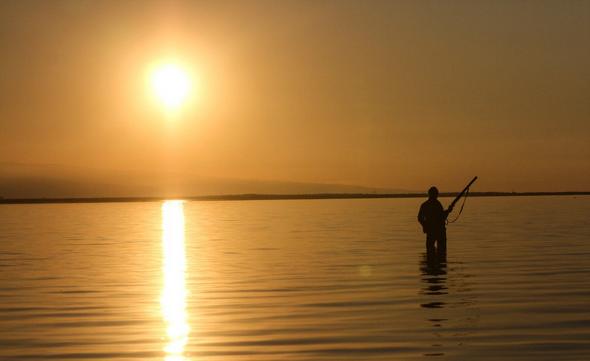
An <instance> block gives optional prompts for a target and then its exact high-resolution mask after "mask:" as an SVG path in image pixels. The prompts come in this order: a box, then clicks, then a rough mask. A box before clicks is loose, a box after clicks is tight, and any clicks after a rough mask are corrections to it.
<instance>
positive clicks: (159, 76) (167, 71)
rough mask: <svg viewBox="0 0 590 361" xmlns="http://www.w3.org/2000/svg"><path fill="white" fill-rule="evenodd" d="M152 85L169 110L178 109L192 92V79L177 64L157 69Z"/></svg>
mask: <svg viewBox="0 0 590 361" xmlns="http://www.w3.org/2000/svg"><path fill="white" fill-rule="evenodd" d="M151 85H152V88H153V90H154V92H155V94H156V96H157V98H158V99H159V100H160V101H161V102H162V104H163V105H164V107H166V109H167V110H176V109H178V108H179V107H180V106H181V105H182V104H183V103H184V102H185V100H186V98H187V97H188V95H189V92H190V90H191V79H190V76H189V74H188V73H187V72H186V70H184V69H182V68H181V67H180V66H178V65H176V64H171V63H170V64H164V65H161V66H159V67H157V68H156V69H155V70H154V72H153V74H152V76H151Z"/></svg>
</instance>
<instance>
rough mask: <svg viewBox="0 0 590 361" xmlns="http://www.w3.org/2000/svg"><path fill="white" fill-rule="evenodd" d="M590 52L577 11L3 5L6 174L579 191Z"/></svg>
mask: <svg viewBox="0 0 590 361" xmlns="http://www.w3.org/2000/svg"><path fill="white" fill-rule="evenodd" d="M588 44H590V2H585V1H566V2H563V1H518V2H512V1H464V2H461V1H457V2H452V3H444V2H439V1H420V2H415V1H405V2H404V1H395V2H391V1H293V2H288V1H263V2H255V1H235V2H218V1H209V2H181V1H176V2H148V1H51V2H49V1H47V2H44V1H2V2H0V69H1V77H0V167H4V173H9V172H8V170H7V169H8V168H9V166H8V164H15V163H16V164H19V165H21V166H22V165H27V164H31V165H47V164H53V165H59V166H60V167H82V168H84V169H87V170H86V171H85V172H86V173H87V174H92V172H99V173H100V174H103V175H104V174H107V175H108V174H113V177H115V175H119V174H121V172H124V171H126V170H132V171H134V172H144V171H149V172H152V173H154V172H174V173H175V174H185V173H186V174H189V173H190V174H191V176H197V177H215V178H223V179H225V178H228V179H233V178H238V179H251V180H265V181H294V182H312V183H336V184H353V185H360V186H366V187H381V188H393V189H408V190H423V189H426V187H427V186H429V185H431V184H437V185H438V186H439V187H440V188H441V189H443V190H445V189H448V190H457V189H458V188H461V186H462V185H463V183H465V182H466V181H467V180H469V179H470V178H471V177H472V176H474V175H478V176H480V181H479V182H480V183H479V189H478V190H480V191H484V190H499V191H512V190H516V191H539V190H546V191H565V190H588V189H589V188H590V187H589V186H588V185H589V184H590V101H589V99H590V66H589V65H588V64H590V46H588ZM169 58H174V59H178V60H180V61H181V62H182V63H183V64H185V65H186V66H187V67H188V68H190V71H191V72H192V73H194V74H195V76H196V78H197V79H198V83H197V84H196V89H195V91H194V92H193V93H192V94H191V96H192V98H191V99H190V102H189V103H188V104H187V105H186V107H185V108H184V109H183V112H182V114H180V115H179V116H177V117H176V119H173V120H170V119H167V117H166V115H165V114H164V113H163V112H162V110H161V109H160V107H159V105H158V104H157V103H156V102H155V101H154V100H153V98H151V97H150V96H149V94H148V87H147V86H146V71H147V69H148V68H149V66H150V65H151V64H153V63H154V62H157V61H160V60H162V59H169ZM1 170H2V169H0V171H1ZM0 175H2V172H0ZM41 175H42V174H41ZM117 177H118V176H117ZM187 177H188V175H187ZM116 181H117V182H125V178H124V177H118V178H117V180H116Z"/></svg>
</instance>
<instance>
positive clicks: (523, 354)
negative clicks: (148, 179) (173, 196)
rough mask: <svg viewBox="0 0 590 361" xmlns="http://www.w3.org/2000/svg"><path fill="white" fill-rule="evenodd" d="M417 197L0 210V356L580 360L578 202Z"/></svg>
mask: <svg viewBox="0 0 590 361" xmlns="http://www.w3.org/2000/svg"><path fill="white" fill-rule="evenodd" d="M421 201H422V200H420V199H357V200H293V201H247V202H223V201H221V202H174V201H172V202H170V201H169V202H165V203H157V202H153V203H105V204H38V205H2V206H0V324H1V326H2V327H0V359H1V360H7V361H10V360H105V359H108V360H167V361H180V360H185V361H188V360H193V361H196V360H411V359H429V360H430V359H433V358H434V359H441V360H444V359H448V360H500V359H510V360H519V359H520V360H556V359H559V360H585V359H590V343H589V342H588V340H589V339H590V312H589V311H588V305H589V304H590V281H589V279H590V261H589V259H590V258H589V257H590V242H589V241H590V222H589V221H588V220H589V219H590V197H501V198H473V199H469V201H468V203H467V206H466V210H465V211H464V214H463V215H462V217H461V219H460V220H459V221H458V222H457V223H455V224H453V225H451V226H449V230H448V238H449V244H448V254H447V257H446V259H444V258H440V257H439V258H436V257H434V258H433V257H428V256H427V255H426V254H425V253H424V235H423V234H422V233H421V229H420V227H419V225H418V224H417V222H416V213H417V210H418V206H419V204H420V202H421ZM448 202H449V200H448V199H443V203H448Z"/></svg>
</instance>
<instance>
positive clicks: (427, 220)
mask: <svg viewBox="0 0 590 361" xmlns="http://www.w3.org/2000/svg"><path fill="white" fill-rule="evenodd" d="M448 214H449V213H448V212H447V211H445V210H444V209H443V206H442V204H441V203H440V202H439V201H438V199H428V200H427V201H426V202H424V203H422V205H421V206H420V211H419V212H418V222H420V224H421V225H422V230H423V231H424V233H438V232H441V231H444V230H445V229H446V228H445V221H446V219H447V216H448Z"/></svg>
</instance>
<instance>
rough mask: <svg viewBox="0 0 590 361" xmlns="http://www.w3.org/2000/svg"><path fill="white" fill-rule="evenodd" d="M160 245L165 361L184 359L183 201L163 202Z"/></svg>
mask: <svg viewBox="0 0 590 361" xmlns="http://www.w3.org/2000/svg"><path fill="white" fill-rule="evenodd" d="M162 248H163V252H164V269H163V271H164V289H163V290H162V298H161V300H160V303H161V306H162V313H163V316H164V320H165V321H166V325H167V330H166V334H167V336H168V337H167V338H168V340H167V344H166V347H165V348H164V351H165V352H166V358H165V361H184V360H186V358H185V357H184V355H183V353H184V347H185V346H186V343H187V342H188V335H189V331H190V328H189V325H188V315H187V311H186V298H187V293H188V292H187V289H186V286H185V272H186V256H185V251H184V209H183V202H182V201H166V202H164V204H162Z"/></svg>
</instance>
